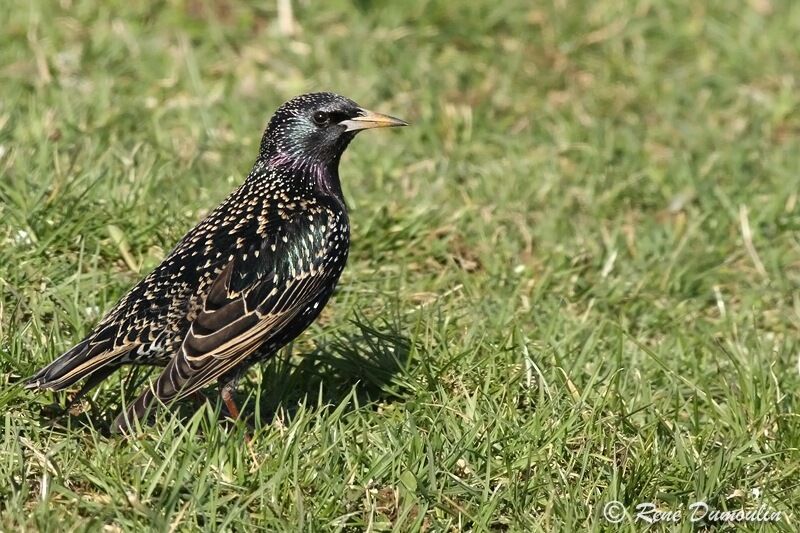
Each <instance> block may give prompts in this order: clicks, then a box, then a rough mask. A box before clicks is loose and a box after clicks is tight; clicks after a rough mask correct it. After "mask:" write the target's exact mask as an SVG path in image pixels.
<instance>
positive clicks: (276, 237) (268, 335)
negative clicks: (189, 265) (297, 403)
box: [128, 209, 339, 419]
mask: <svg viewBox="0 0 800 533" xmlns="http://www.w3.org/2000/svg"><path fill="white" fill-rule="evenodd" d="M331 222H332V220H331V215H330V212H328V211H327V210H325V209H323V210H319V211H318V212H316V213H315V214H308V213H303V214H298V215H295V216H293V217H292V218H291V219H289V220H287V221H285V223H283V224H280V225H279V226H278V227H277V228H276V231H275V232H273V234H272V235H271V238H270V241H267V242H265V243H264V246H263V247H261V248H260V249H259V250H257V251H252V250H251V251H249V253H239V254H238V255H237V256H235V257H233V258H232V259H231V260H230V261H229V262H228V263H227V264H226V265H225V266H224V268H222V270H221V271H220V272H219V274H218V275H217V276H216V278H215V279H214V281H213V282H212V283H211V285H210V288H209V290H208V294H207V296H206V299H205V301H204V303H203V306H202V308H201V309H200V310H199V312H198V313H197V316H196V317H195V318H194V320H193V321H192V323H191V326H190V327H189V330H188V332H187V333H186V335H185V337H184V339H183V342H182V344H181V348H180V350H179V351H178V352H177V353H176V354H175V356H174V357H173V358H172V360H171V361H170V362H169V363H168V364H167V367H166V368H165V369H164V371H163V372H162V374H161V375H160V376H159V378H158V379H157V380H156V383H155V384H154V386H153V387H152V388H150V389H148V390H147V391H145V393H144V394H143V395H142V396H141V397H140V398H139V399H138V400H137V401H136V402H135V403H134V404H133V405H131V406H130V408H129V410H128V415H129V419H131V418H130V415H133V416H135V417H137V418H138V417H139V416H140V415H141V414H142V413H143V412H144V411H145V410H146V409H147V407H148V406H149V405H150V403H151V402H152V400H153V398H155V397H157V398H158V399H159V400H161V401H162V402H168V401H170V400H173V399H175V398H179V397H184V396H186V395H188V394H191V393H192V392H194V391H196V390H198V389H200V388H202V387H204V386H205V385H207V384H209V383H210V382H212V381H213V380H215V379H217V378H219V377H220V376H222V375H224V374H225V373H227V372H229V371H230V370H232V369H233V368H235V367H236V366H237V365H239V364H240V363H242V362H243V361H244V360H245V359H247V357H248V356H249V355H251V354H252V353H253V352H254V351H255V350H256V349H258V348H259V347H261V346H262V345H265V344H266V345H269V344H270V343H271V342H278V343H280V342H281V341H282V342H286V341H288V340H289V339H286V340H282V338H283V337H285V336H286V335H287V333H290V331H291V329H292V324H293V319H295V318H296V317H298V316H299V315H301V314H309V313H315V311H316V307H315V304H317V305H319V304H320V300H321V299H322V298H323V297H327V294H329V293H330V291H331V289H332V285H333V284H334V282H335V280H336V277H337V276H338V274H339V269H338V267H337V268H336V269H335V270H336V271H332V269H331V268H330V266H331V265H329V264H328V259H329V257H330V256H331V252H332V250H333V248H334V247H335V246H337V245H338V243H337V242H335V239H334V238H333V236H332V235H333V232H332V231H331V230H332V228H331ZM298 333H300V331H296V332H294V335H296V334H298ZM292 336H293V335H292ZM278 347H279V346H275V348H276V349H277V348H278Z"/></svg>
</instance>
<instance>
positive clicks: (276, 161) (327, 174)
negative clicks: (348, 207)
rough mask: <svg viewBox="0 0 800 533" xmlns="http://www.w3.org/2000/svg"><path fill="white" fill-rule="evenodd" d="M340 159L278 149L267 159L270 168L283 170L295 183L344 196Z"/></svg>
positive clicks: (324, 192)
mask: <svg viewBox="0 0 800 533" xmlns="http://www.w3.org/2000/svg"><path fill="white" fill-rule="evenodd" d="M339 159H340V158H339V157H336V158H334V160H333V161H325V160H320V159H317V158H314V157H309V156H307V155H300V154H292V153H287V152H283V151H277V150H276V151H272V153H270V154H269V155H268V157H267V158H266V161H267V166H268V168H270V169H275V170H277V169H281V170H283V171H284V172H285V175H286V176H289V179H290V180H291V181H292V182H294V184H295V185H298V186H301V187H303V188H307V189H309V190H314V191H317V192H321V193H323V194H328V195H333V196H336V197H338V198H342V187H341V184H340V182H339Z"/></svg>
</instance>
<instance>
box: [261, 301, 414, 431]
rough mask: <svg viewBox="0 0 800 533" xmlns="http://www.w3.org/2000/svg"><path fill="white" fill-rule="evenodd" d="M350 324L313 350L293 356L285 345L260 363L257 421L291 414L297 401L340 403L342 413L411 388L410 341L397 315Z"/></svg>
mask: <svg viewBox="0 0 800 533" xmlns="http://www.w3.org/2000/svg"><path fill="white" fill-rule="evenodd" d="M352 323H353V325H354V326H355V328H352V329H350V330H348V331H343V332H338V333H335V334H334V335H333V336H332V337H330V338H329V339H328V340H327V341H326V342H325V343H323V344H321V345H320V346H318V347H317V348H315V349H314V350H313V351H311V352H308V353H305V354H300V355H297V356H295V355H294V354H293V353H292V352H293V351H294V350H292V349H291V347H289V349H287V350H284V353H282V354H279V357H277V358H275V359H274V360H273V361H271V362H270V363H268V364H266V365H264V366H263V367H262V371H261V372H262V377H261V383H260V385H259V386H258V387H257V388H256V389H255V393H256V394H257V396H255V395H251V396H250V397H249V398H248V403H249V404H252V403H253V396H255V398H256V403H257V406H256V405H255V404H254V408H255V411H256V412H257V413H258V415H259V416H258V418H260V421H261V422H269V421H270V420H272V419H273V418H274V417H275V416H276V414H278V413H280V414H281V416H283V417H288V418H291V417H292V416H293V415H294V413H295V412H296V411H297V409H298V408H299V406H301V405H303V406H306V407H309V406H310V407H312V408H320V407H325V406H339V405H341V404H342V402H344V401H346V399H347V398H353V397H354V398H353V399H355V400H357V401H355V402H353V401H350V402H347V405H346V406H345V407H344V410H345V412H346V411H347V410H351V409H353V408H355V406H356V405H365V404H371V403H377V402H386V401H393V400H402V399H403V398H405V397H407V396H408V394H409V391H410V390H411V389H412V385H411V382H410V380H409V377H408V371H407V370H408V365H409V362H410V359H411V357H412V353H413V350H412V343H411V340H410V339H409V338H408V336H407V335H405V334H404V333H403V330H404V328H403V326H402V325H401V322H400V320H399V318H398V317H395V318H393V319H386V318H383V319H381V320H380V321H379V322H377V323H376V322H370V321H368V320H367V319H366V318H365V317H364V316H362V315H356V316H355V317H354V318H353V319H352Z"/></svg>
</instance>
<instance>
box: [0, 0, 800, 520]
mask: <svg viewBox="0 0 800 533" xmlns="http://www.w3.org/2000/svg"><path fill="white" fill-rule="evenodd" d="M139 4H140V3H139V2H113V3H107V2H102V3H101V2H89V1H80V0H62V1H61V2H52V3H46V2H39V1H32V2H15V3H12V5H10V6H4V9H3V13H2V15H0V27H2V29H1V30H0V32H1V33H2V39H0V78H2V80H3V81H2V83H1V84H0V154H1V155H0V379H2V386H0V408H2V419H3V432H4V434H3V438H2V441H1V442H0V529H2V530H9V531H11V530H19V529H24V530H34V529H40V530H45V531H48V530H65V531H72V530H99V529H101V528H103V527H105V530H108V531H115V530H126V531H136V530H141V529H142V528H145V527H149V528H153V529H155V530H164V531H166V530H170V531H175V530H178V531H192V530H203V531H208V530H223V529H224V530H231V531H242V530H246V529H260V530H293V531H297V530H306V531H329V530H349V531H360V530H372V531H388V530H394V531H417V530H428V531H442V530H451V531H452V530H472V531H485V530H501V531H502V530H511V531H534V530H562V531H569V530H580V529H585V528H590V529H611V530H616V529H619V528H621V529H623V530H642V529H644V528H645V526H646V524H643V523H641V522H633V521H631V520H630V519H628V520H625V521H623V523H622V524H621V525H620V526H613V525H610V524H609V523H608V522H606V521H605V520H604V518H603V516H602V509H603V506H604V505H605V504H606V502H608V501H611V500H620V501H622V502H623V503H624V505H625V506H626V507H627V508H628V510H629V511H630V510H633V508H634V506H635V505H636V504H637V503H639V502H649V501H652V502H655V503H656V504H657V505H658V506H659V508H660V509H662V510H676V509H683V510H684V512H685V510H686V507H687V506H688V505H689V504H690V503H692V502H694V501H697V500H703V501H706V502H708V503H709V505H710V506H712V507H715V508H718V509H740V508H744V509H751V508H755V507H757V506H758V505H759V504H760V503H764V504H766V505H767V506H768V507H769V508H771V509H775V510H778V511H781V512H782V513H784V518H783V520H782V521H781V522H779V523H778V524H773V525H762V526H760V527H762V528H764V529H773V528H780V529H783V530H786V531H792V530H795V529H796V528H797V519H798V517H797V513H798V511H799V510H800V453H798V448H799V447H800V419H799V418H798V417H799V416H800V415H799V414H798V411H799V410H800V409H799V408H800V401H799V399H800V396H798V390H800V376H799V375H798V357H799V356H800V198H798V195H799V194H800V179H798V172H800V75H799V74H798V73H800V39H798V35H800V3H798V2H793V1H791V0H785V1H780V0H751V1H749V2H727V1H722V0H715V1H710V2H679V1H677V0H676V1H669V2H655V1H647V0H643V1H638V2H633V1H632V2H618V1H614V0H596V1H592V2H571V1H570V2H568V1H560V0H555V1H553V2H537V3H531V2H525V1H522V0H519V1H513V0H509V1H503V0H500V1H492V0H474V1H472V2H461V3H459V2H444V1H442V2H434V1H425V0H414V1H409V2H402V3H400V2H397V3H389V2H369V1H366V0H360V1H354V2H352V3H351V2H346V1H343V0H336V1H332V2H325V3H322V2H307V1H300V2H295V3H294V4H295V16H296V19H297V24H298V26H299V28H298V29H299V31H298V33H296V34H295V35H294V36H287V35H285V34H283V33H282V32H281V31H279V28H278V25H277V23H276V8H275V4H274V3H273V2H255V1H253V2H248V3H241V4H240V3H235V2H231V1H227V2H222V3H218V2H212V1H210V0H208V1H203V0H186V1H178V0H173V1H166V2H153V3H146V2H143V3H141V4H147V5H139ZM322 89H324V90H334V91H336V92H339V93H342V94H345V95H347V96H349V97H351V98H353V99H355V100H356V101H358V102H360V103H361V104H363V105H365V106H367V107H370V108H373V109H376V110H378V111H384V112H387V113H390V114H394V115H397V116H400V117H403V118H406V119H408V120H410V121H411V122H413V127H411V128H405V129H403V130H398V131H391V132H379V133H369V134H364V135H362V136H361V137H359V138H358V139H357V141H356V142H355V143H353V145H352V146H351V148H350V149H349V150H348V152H347V155H346V156H345V158H344V161H343V162H342V166H341V174H342V177H343V185H344V189H345V194H346V196H347V199H348V203H349V207H350V210H351V219H352V223H353V230H352V237H353V248H352V251H351V256H350V261H349V264H348V268H347V270H346V272H345V274H344V277H343V279H342V282H341V283H340V288H339V289H338V290H337V294H336V295H335V297H334V299H333V301H332V303H331V304H330V305H329V307H328V309H327V310H326V311H325V313H324V315H323V317H322V319H321V320H320V321H318V322H317V323H316V324H315V325H314V326H313V327H312V328H310V329H309V331H307V332H306V333H304V334H303V335H302V336H301V337H300V338H298V340H297V341H296V342H295V343H294V345H293V346H292V347H291V351H285V352H284V353H282V354H281V357H280V358H279V360H276V361H274V362H273V363H272V364H270V365H267V366H264V367H262V368H260V369H254V370H253V371H252V372H251V373H250V374H249V375H248V379H247V380H246V382H245V383H243V384H242V386H241V387H240V399H241V400H242V401H245V402H246V403H247V407H246V410H247V412H248V413H250V415H251V417H252V424H253V427H252V428H251V429H249V430H248V429H247V428H244V427H241V426H240V425H239V426H236V427H235V428H225V427H222V426H221V425H220V424H219V423H218V417H219V414H218V412H219V406H218V403H217V401H216V398H215V396H214V395H213V394H210V395H209V396H210V398H211V399H210V401H209V403H208V404H207V408H204V409H202V410H200V411H199V412H198V413H197V414H196V415H194V416H193V414H192V410H191V406H189V405H187V406H186V409H184V410H183V412H182V414H179V415H175V414H168V413H167V414H164V413H162V415H161V416H160V418H159V420H158V422H157V424H156V425H155V426H154V427H152V428H150V429H147V430H146V431H144V432H143V433H141V434H139V435H137V436H136V437H134V438H131V439H127V440H126V439H123V438H118V437H108V436H106V434H105V425H106V424H108V422H109V421H110V420H111V419H112V418H113V416H114V415H115V414H116V413H117V412H118V410H119V408H120V405H121V402H122V395H121V394H120V392H121V391H122V390H123V388H124V383H125V379H126V373H125V372H122V373H120V375H119V376H115V377H114V378H113V379H110V380H109V381H108V382H107V383H106V384H105V385H104V386H103V387H101V388H99V389H98V390H97V392H96V393H95V394H93V395H92V397H91V398H90V399H88V400H87V401H86V402H84V404H83V405H82V408H83V412H82V413H78V414H75V415H74V416H70V417H60V418H59V417H57V418H55V419H53V418H52V417H50V416H48V414H47V413H48V404H50V403H51V402H52V401H53V400H52V397H51V396H50V395H46V394H43V395H34V394H32V393H30V392H27V391H23V390H22V389H21V388H20V387H19V386H18V385H15V384H14V383H15V382H16V381H18V380H19V379H20V378H21V377H23V376H26V375H28V374H30V373H31V372H33V371H34V369H36V368H37V367H40V366H41V365H43V364H45V363H46V362H48V361H50V360H51V359H52V358H53V357H55V356H56V355H57V354H58V353H60V352H61V351H63V350H65V349H66V348H68V347H69V346H71V345H72V343H74V342H76V341H78V340H79V339H80V338H81V336H82V335H84V334H85V333H87V332H88V331H89V329H90V328H91V327H92V325H93V324H94V323H95V322H96V320H97V319H98V318H99V315H100V314H101V313H102V312H103V311H104V310H106V309H108V308H109V307H110V306H111V305H112V304H113V303H114V302H115V301H116V300H117V299H118V298H119V297H120V296H122V295H123V294H124V292H125V291H126V290H127V289H128V288H129V287H130V286H131V285H132V284H133V283H135V282H136V280H137V279H139V278H140V277H142V276H143V275H144V274H145V273H146V272H147V271H148V270H149V269H151V268H152V267H154V266H155V265H156V264H158V262H159V261H160V259H161V258H163V256H164V254H165V252H166V251H168V250H169V249H170V247H171V246H172V245H173V244H174V243H175V242H176V241H177V239H179V238H180V236H181V235H182V234H183V233H184V232H185V231H186V230H188V229H189V228H190V227H191V226H192V225H193V224H194V223H195V222H196V221H197V220H198V219H199V218H200V217H201V216H202V215H203V214H204V213H206V212H207V211H208V210H209V209H211V208H213V207H214V206H215V205H216V203H217V202H218V201H220V200H221V199H222V198H223V197H224V196H225V195H226V194H227V193H228V192H229V191H230V190H231V189H233V188H234V187H235V186H236V184H237V183H238V182H239V181H240V180H241V179H242V178H243V176H244V175H245V174H246V173H247V172H248V171H249V169H250V165H251V164H252V161H253V160H254V158H255V155H256V151H257V147H258V141H259V137H260V134H261V131H262V129H263V126H264V124H265V123H266V120H267V119H268V117H269V116H270V114H271V113H272V111H273V110H274V109H275V107H276V106H277V105H279V104H280V103H281V102H283V101H284V100H286V99H288V98H290V97H291V96H294V95H295V94H298V93H301V92H305V91H310V90H322ZM129 388H130V387H129ZM133 394H134V393H133V391H129V392H128V393H127V396H125V397H126V399H127V400H128V401H130V400H131V399H132V398H133ZM246 431H250V432H251V433H252V437H253V446H252V454H251V453H250V452H249V451H248V449H247V447H246V446H245V444H244V435H245V432H246ZM759 491H760V496H759V494H758V492H759ZM750 526H751V527H753V528H755V527H757V525H755V524H751V525H750ZM679 527H680V528H681V529H683V530H691V529H692V528H693V527H696V526H694V525H693V524H691V523H690V522H689V521H688V519H684V520H682V521H681V522H680V525H679ZM662 528H663V529H665V530H668V529H671V528H672V526H668V525H664V524H662V525H661V526H659V527H657V528H655V529H656V530H658V529H662Z"/></svg>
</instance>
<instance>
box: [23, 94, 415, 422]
mask: <svg viewBox="0 0 800 533" xmlns="http://www.w3.org/2000/svg"><path fill="white" fill-rule="evenodd" d="M400 125H405V123H404V122H403V121H401V120H398V119H394V118H392V117H388V116H386V115H380V114H377V113H373V112H370V111H367V110H365V109H363V108H361V107H359V106H358V105H356V104H355V103H354V102H353V101H351V100H349V99H347V98H344V97H341V96H338V95H335V94H332V93H313V94H306V95H302V96H298V97H296V98H294V99H292V100H290V101H289V102H287V103H285V104H284V105H282V106H281V107H280V108H279V109H278V110H277V111H276V113H275V115H274V116H273V117H272V119H271V120H270V122H269V124H268V126H267V129H266V131H265V132H264V136H263V138H262V141H261V145H260V150H259V156H258V158H257V160H256V163H255V165H254V167H253V169H252V171H251V172H250V174H249V175H248V177H247V179H246V180H245V181H244V183H243V184H242V185H241V186H240V187H239V188H238V189H236V190H235V191H234V192H233V193H231V194H230V196H228V198H227V199H225V200H224V201H223V202H222V204H220V205H219V206H218V207H217V208H216V209H215V210H214V211H212V212H211V213H210V214H209V215H208V216H207V217H206V218H205V219H204V220H202V221H201V222H200V223H199V224H198V225H197V226H195V227H194V228H193V229H192V230H191V231H189V233H187V234H186V235H185V236H184V237H183V239H181V240H180V242H178V244H177V245H176V246H175V248H174V249H173V250H172V251H171V252H170V253H169V255H168V256H167V257H166V259H164V261H163V262H162V263H161V264H160V265H159V266H158V267H156V269H155V270H153V271H152V272H151V273H150V274H149V275H148V276H147V277H145V278H144V279H143V280H142V281H140V282H139V283H138V284H137V285H136V286H135V287H133V289H131V291H130V292H128V294H126V295H125V296H124V297H123V298H122V299H121V300H120V301H119V303H118V304H117V305H116V306H115V307H114V308H113V309H111V311H109V312H108V314H106V316H105V317H104V318H103V319H102V320H101V321H100V323H99V324H98V325H97V326H96V327H95V329H94V330H93V331H92V332H91V333H90V334H89V335H88V336H87V337H86V338H85V339H84V340H82V341H81V342H80V343H78V344H77V345H76V346H74V347H73V348H72V349H70V350H69V351H67V352H66V353H64V354H63V355H61V356H60V357H58V358H57V359H56V360H55V361H53V362H52V363H51V364H50V365H48V366H47V367H45V368H43V369H42V370H40V371H39V372H37V373H36V374H34V375H33V376H32V377H31V378H29V380H28V382H27V387H28V388H34V389H48V390H62V389H65V388H67V387H70V386H72V385H73V384H75V383H76V382H78V381H79V380H82V379H84V378H88V379H87V381H86V384H85V385H84V387H83V389H82V390H81V391H80V392H79V393H78V394H79V395H82V394H83V393H85V392H86V391H87V390H89V389H90V388H91V387H93V386H95V385H96V384H98V383H99V382H100V381H102V380H103V379H105V378H106V377H107V376H108V375H109V374H111V373H112V372H113V371H114V370H116V369H118V368H119V367H120V366H121V365H124V364H147V365H159V366H164V367H165V368H164V370H163V371H162V372H161V374H160V375H159V376H158V378H157V379H156V381H155V383H154V384H153V386H152V387H148V388H147V389H146V390H145V391H144V392H143V393H142V394H141V396H140V397H139V398H138V399H137V400H136V401H135V402H134V403H133V404H131V405H130V406H129V407H128V409H127V411H126V412H124V413H122V414H121V415H120V416H119V417H117V419H116V421H115V422H114V428H115V429H118V430H119V429H125V428H128V427H130V424H131V422H132V421H133V420H134V419H138V418H141V417H142V415H143V414H144V413H145V412H146V411H147V410H148V409H149V408H150V407H151V406H152V405H154V403H155V400H158V401H160V402H163V403H167V402H170V401H172V400H175V399H178V398H181V397H184V396H186V395H188V394H191V393H192V392H195V391H197V390H198V389H200V388H202V387H205V386H206V385H208V384H210V383H212V382H214V381H218V382H219V383H221V384H223V385H225V384H230V386H231V387H232V386H233V385H235V383H236V380H237V378H238V376H239V375H240V374H241V372H243V371H244V370H245V369H247V368H248V367H249V366H250V365H251V364H253V363H254V362H256V361H259V360H261V359H265V358H268V357H269V356H271V355H272V354H274V353H275V351H276V350H278V349H279V348H281V347H282V346H284V345H285V344H286V343H288V342H289V341H291V340H292V339H293V338H295V337H296V336H297V335H299V334H300V333H301V332H302V331H303V330H304V329H305V328H307V327H308V326H309V325H310V324H311V322H313V321H314V319H315V318H316V317H317V316H318V315H319V313H320V311H321V310H322V308H323V307H324V306H325V304H326V303H327V301H328V298H330V296H331V293H332V292H333V290H334V288H335V286H336V283H337V281H338V280H339V276H340V275H341V273H342V270H343V269H344V266H345V262H346V261H347V254H348V249H349V243H350V225H349V221H348V216H347V210H346V208H345V204H344V199H343V197H342V190H341V186H340V182H339V170H338V167H339V160H340V159H341V156H342V153H343V152H344V150H345V148H347V145H348V144H349V142H350V141H351V140H352V139H353V137H354V136H355V134H356V133H357V132H358V131H360V130H362V129H367V128H374V127H384V126H400ZM226 401H227V400H226ZM232 409H233V410H235V406H232Z"/></svg>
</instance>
